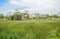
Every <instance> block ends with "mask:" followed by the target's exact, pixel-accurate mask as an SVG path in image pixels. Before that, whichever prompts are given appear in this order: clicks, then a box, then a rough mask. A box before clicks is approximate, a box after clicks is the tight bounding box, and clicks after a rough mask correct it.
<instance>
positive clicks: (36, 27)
mask: <svg viewBox="0 0 60 39" xmlns="http://www.w3.org/2000/svg"><path fill="white" fill-rule="evenodd" d="M0 39H60V20H59V19H53V20H49V19H48V20H46V19H43V20H41V19H40V20H27V21H9V20H6V19H5V20H4V19H3V20H0Z"/></svg>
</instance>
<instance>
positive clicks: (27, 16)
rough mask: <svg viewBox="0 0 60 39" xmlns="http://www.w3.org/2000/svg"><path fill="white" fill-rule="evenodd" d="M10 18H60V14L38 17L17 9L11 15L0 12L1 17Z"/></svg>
mask: <svg viewBox="0 0 60 39" xmlns="http://www.w3.org/2000/svg"><path fill="white" fill-rule="evenodd" d="M4 18H6V19H8V20H26V19H37V18H44V19H45V18H60V16H58V15H56V14H55V15H51V16H49V15H46V17H44V16H42V17H38V15H37V16H36V17H31V18H30V14H28V12H25V13H21V12H19V11H16V12H14V14H12V15H10V14H9V16H4V15H3V14H0V19H4Z"/></svg>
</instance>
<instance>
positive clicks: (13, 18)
mask: <svg viewBox="0 0 60 39" xmlns="http://www.w3.org/2000/svg"><path fill="white" fill-rule="evenodd" d="M21 19H22V14H21V13H20V12H18V11H17V12H15V13H14V14H13V15H12V16H11V20H21Z"/></svg>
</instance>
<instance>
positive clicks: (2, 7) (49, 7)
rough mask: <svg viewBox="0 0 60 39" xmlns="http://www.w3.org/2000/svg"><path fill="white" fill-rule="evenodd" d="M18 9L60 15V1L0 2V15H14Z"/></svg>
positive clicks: (6, 0) (21, 0)
mask: <svg viewBox="0 0 60 39" xmlns="http://www.w3.org/2000/svg"><path fill="white" fill-rule="evenodd" d="M16 9H18V10H19V11H20V12H24V11H25V10H27V11H29V13H40V14H58V13H59V12H60V0H0V13H3V14H7V13H8V12H12V13H13V12H14V11H15V10H16Z"/></svg>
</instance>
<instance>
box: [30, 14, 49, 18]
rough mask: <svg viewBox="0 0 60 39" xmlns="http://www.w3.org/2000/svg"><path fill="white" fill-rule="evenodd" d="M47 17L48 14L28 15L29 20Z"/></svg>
mask: <svg viewBox="0 0 60 39" xmlns="http://www.w3.org/2000/svg"><path fill="white" fill-rule="evenodd" d="M48 16H49V15H48V14H29V18H31V19H33V18H40V17H41V18H47V17H48Z"/></svg>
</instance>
